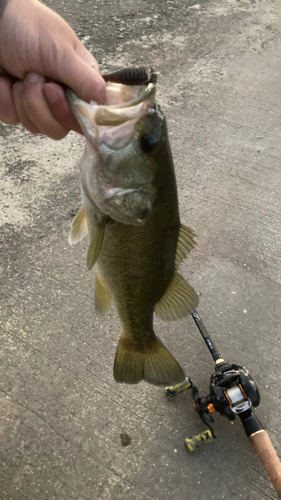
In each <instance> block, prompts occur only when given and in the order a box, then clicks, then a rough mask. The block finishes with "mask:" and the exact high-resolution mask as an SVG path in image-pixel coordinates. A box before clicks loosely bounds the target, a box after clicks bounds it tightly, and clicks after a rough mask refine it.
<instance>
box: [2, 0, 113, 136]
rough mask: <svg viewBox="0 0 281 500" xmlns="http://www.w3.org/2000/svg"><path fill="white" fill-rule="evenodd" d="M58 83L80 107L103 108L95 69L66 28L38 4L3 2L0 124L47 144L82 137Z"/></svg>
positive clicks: (22, 0) (34, 1) (15, 0)
mask: <svg viewBox="0 0 281 500" xmlns="http://www.w3.org/2000/svg"><path fill="white" fill-rule="evenodd" d="M0 2H1V0H0ZM59 83H62V84H65V85H67V86H69V87H70V88H72V89H73V90H74V92H75V93H76V94H77V95H78V96H79V97H80V98H81V99H83V100H85V101H88V102H89V101H90V100H94V101H96V102H98V103H104V102H105V82H104V80H103V79H102V77H101V75H100V73H99V70H98V64H97V62H96V60H95V58H94V57H93V56H92V55H91V54H90V52H89V51H88V50H87V49H86V48H85V47H84V45H83V44H82V43H81V42H80V40H79V39H78V37H77V36H76V35H75V33H74V32H73V30H72V29H71V27H70V26H69V25H68V24H67V23H66V22H65V21H64V20H63V19H62V18H61V17H60V16H59V15H58V14H56V13H55V12H53V11H52V10H51V9H49V8H48V7H46V6H45V5H43V4H41V3H40V2H39V1H38V0H7V4H6V6H5V7H4V11H3V12H2V15H1V18H0V120H1V121H2V122H4V123H7V124H16V123H22V124H23V126H24V127H25V128H27V129H28V130H29V131H30V132H32V133H34V134H36V133H42V134H45V135H47V136H49V137H51V138H52V139H62V138H63V137H65V136H66V135H67V133H68V132H69V131H70V130H76V131H77V132H80V133H81V129H80V127H79V125H78V123H77V122H76V119H75V118H74V116H73V114H72V113H71V111H70V110H69V108H68V106H67V103H66V99H65V96H64V91H63V88H62V87H61V86H60V85H59Z"/></svg>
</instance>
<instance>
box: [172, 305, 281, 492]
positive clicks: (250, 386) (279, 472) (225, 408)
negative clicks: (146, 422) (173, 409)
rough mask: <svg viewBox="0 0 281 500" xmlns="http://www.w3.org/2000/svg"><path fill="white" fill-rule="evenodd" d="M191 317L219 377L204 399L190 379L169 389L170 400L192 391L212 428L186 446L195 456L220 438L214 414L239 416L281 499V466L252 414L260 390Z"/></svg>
mask: <svg viewBox="0 0 281 500" xmlns="http://www.w3.org/2000/svg"><path fill="white" fill-rule="evenodd" d="M191 315H192V317H193V319H194V321H195V323H196V326H197V327H198V329H199V331H200V333H201V335H202V337H203V339H204V341H205V343H206V345H207V347H208V349H209V351H210V353H211V355H212V357H213V360H214V362H215V373H213V375H212V376H211V380H210V394H209V396H206V397H203V398H201V397H200V396H199V391H198V389H197V387H195V385H194V384H193V382H192V381H191V380H190V379H188V378H187V379H186V380H184V382H182V383H180V384H177V385H175V386H172V387H166V389H165V392H166V395H167V396H168V397H169V398H170V399H173V398H174V397H176V396H177V395H178V394H180V393H181V392H184V391H186V390H188V389H190V390H191V397H192V403H193V406H194V408H195V410H196V412H197V413H198V414H199V416H200V418H201V420H202V421H203V422H204V423H205V424H206V426H207V427H208V429H207V430H205V431H204V432H202V433H201V434H198V435H196V436H193V438H189V439H188V438H187V439H186V440H185V443H186V446H187V448H188V450H189V451H190V452H193V451H194V450H195V449H196V448H198V446H199V445H200V444H201V443H209V442H210V441H212V440H213V439H214V438H215V437H216V435H215V432H214V430H213V428H212V425H211V424H212V423H213V422H214V419H213V417H212V414H214V413H216V412H218V413H220V414H221V415H223V416H226V417H227V418H228V419H229V420H234V419H235V417H236V416H239V418H240V420H241V422H242V425H243V427H244V430H245V432H246V435H247V436H248V438H249V441H250V443H251V444H252V446H253V448H254V450H255V451H256V453H257V455H258V457H259V459H260V461H261V462H262V464H263V466H264V468H265V470H266V472H267V474H268V476H269V478H270V480H271V482H272V484H273V486H274V488H275V490H276V492H277V494H278V497H279V498H281V463H280V461H279V459H278V457H277V454H276V452H275V450H274V448H273V445H272V443H271V441H270V438H269V436H268V434H267V432H266V431H265V430H264V428H263V426H262V424H261V423H260V421H259V420H258V418H257V417H256V416H255V415H254V413H253V412H252V408H253V407H254V408H255V407H257V406H258V405H259V403H260V393H259V390H258V387H257V385H256V383H255V381H254V380H253V378H252V377H251V375H250V374H249V372H248V370H247V368H245V367H244V366H238V365H236V364H229V363H227V362H226V361H225V360H224V359H223V358H222V356H221V355H220V354H219V352H218V351H217V349H216V347H215V345H214V343H213V341H212V340H211V338H210V336H209V335H208V332H207V330H206V328H205V326H204V324H203V322H202V320H201V318H200V316H199V314H198V313H197V312H196V311H194V312H193V313H192V314H191Z"/></svg>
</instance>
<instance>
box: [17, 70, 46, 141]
mask: <svg viewBox="0 0 281 500" xmlns="http://www.w3.org/2000/svg"><path fill="white" fill-rule="evenodd" d="M12 93H13V100H14V103H15V108H16V110H17V116H18V121H19V122H20V123H21V124H22V125H23V126H24V127H25V128H26V129H27V130H29V132H31V133H32V134H39V133H40V130H39V129H38V128H37V127H36V126H35V125H34V124H33V123H32V121H31V120H30V119H29V117H28V115H27V113H26V111H25V109H24V106H23V82H22V81H21V80H18V81H17V82H16V83H14V85H13V89H12Z"/></svg>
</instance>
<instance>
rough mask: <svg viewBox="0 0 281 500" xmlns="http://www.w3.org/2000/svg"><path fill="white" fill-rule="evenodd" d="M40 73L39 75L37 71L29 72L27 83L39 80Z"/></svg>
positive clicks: (26, 78)
mask: <svg viewBox="0 0 281 500" xmlns="http://www.w3.org/2000/svg"><path fill="white" fill-rule="evenodd" d="M39 78H41V77H40V75H37V73H28V74H27V75H26V77H25V80H24V81H25V83H36V82H38V80H39Z"/></svg>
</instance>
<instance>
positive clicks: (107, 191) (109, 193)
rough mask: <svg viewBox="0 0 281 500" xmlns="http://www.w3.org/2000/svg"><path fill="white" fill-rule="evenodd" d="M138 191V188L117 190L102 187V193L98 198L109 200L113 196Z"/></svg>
mask: <svg viewBox="0 0 281 500" xmlns="http://www.w3.org/2000/svg"><path fill="white" fill-rule="evenodd" d="M138 190H139V188H118V187H113V186H102V191H103V193H102V194H101V193H100V196H101V198H105V199H106V200H109V199H110V198H113V197H115V196H122V195H124V194H130V193H134V192H135V191H138Z"/></svg>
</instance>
